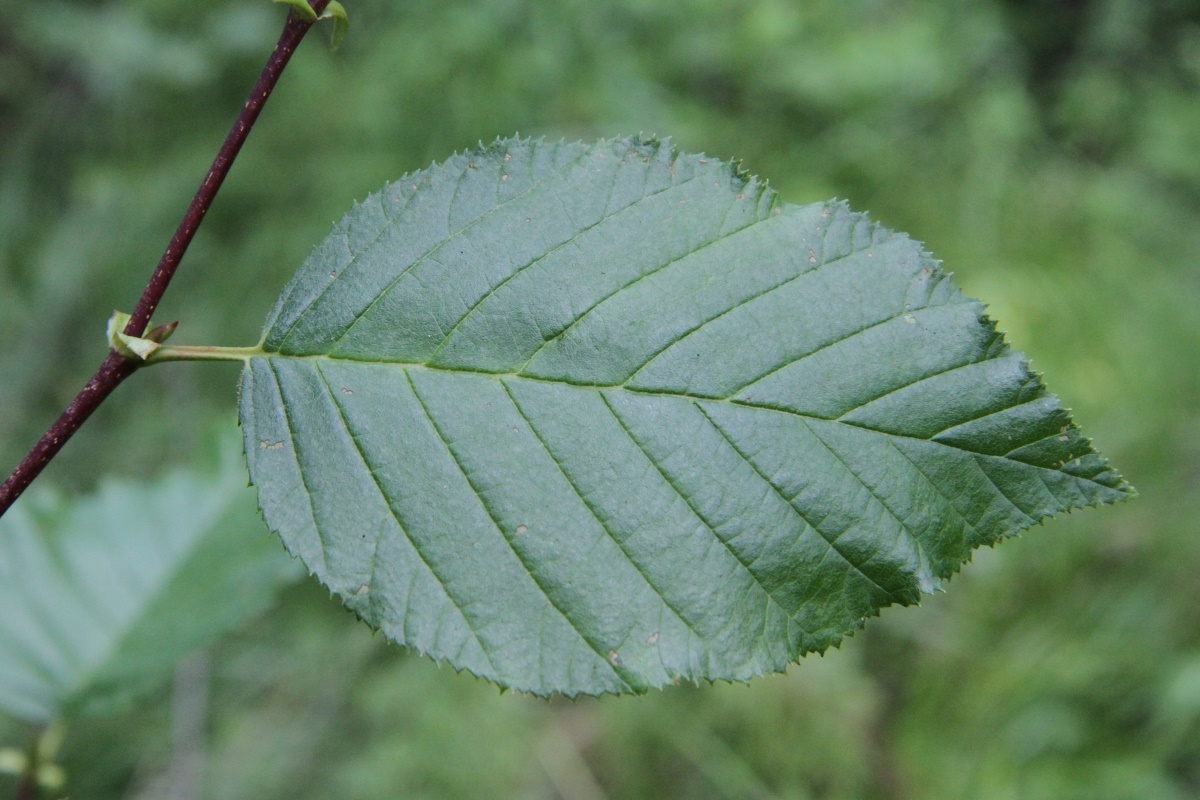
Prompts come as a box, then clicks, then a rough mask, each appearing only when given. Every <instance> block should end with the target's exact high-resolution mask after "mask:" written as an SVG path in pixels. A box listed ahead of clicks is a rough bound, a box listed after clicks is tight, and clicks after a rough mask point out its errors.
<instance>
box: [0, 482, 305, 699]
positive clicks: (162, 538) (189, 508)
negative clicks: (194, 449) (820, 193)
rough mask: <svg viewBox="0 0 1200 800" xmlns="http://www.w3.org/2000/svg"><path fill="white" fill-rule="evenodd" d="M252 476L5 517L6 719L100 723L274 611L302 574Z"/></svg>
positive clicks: (51, 505) (43, 500)
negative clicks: (197, 652)
mask: <svg viewBox="0 0 1200 800" xmlns="http://www.w3.org/2000/svg"><path fill="white" fill-rule="evenodd" d="M265 533H266V532H265V530H264V529H263V527H262V523H261V521H259V519H258V514H257V513H256V511H255V508H254V498H253V492H251V491H250V490H249V489H247V488H245V472H244V470H243V469H242V467H241V465H240V464H238V463H237V461H236V460H234V459H232V458H227V459H225V465H224V467H223V468H222V470H221V472H220V473H219V474H218V475H215V476H211V477H210V476H204V475H198V474H195V473H188V472H174V473H172V474H170V475H168V476H166V477H164V478H163V479H161V480H159V481H156V482H155V483H153V484H136V483H131V482H123V481H110V482H107V483H104V484H102V485H101V487H100V488H99V490H98V491H97V492H96V493H95V494H94V495H90V496H87V497H83V498H80V499H78V500H74V501H67V500H65V499H64V498H62V497H59V496H56V495H52V494H46V493H42V494H37V493H33V494H31V495H27V496H26V497H25V498H23V499H22V500H21V502H20V503H18V504H17V505H16V506H14V507H13V508H12V509H11V510H10V511H9V513H8V514H6V515H5V516H4V518H3V519H2V520H0V609H2V611H0V710H2V711H3V712H5V713H8V714H11V715H13V716H16V717H20V718H22V719H28V720H32V721H37V722H44V721H46V720H48V719H50V718H52V717H54V716H56V715H58V714H64V713H66V714H72V713H103V712H106V711H108V710H110V709H112V708H115V707H117V706H118V705H119V704H121V703H124V702H126V701H127V700H128V699H129V698H130V697H132V696H133V695H135V694H136V693H137V692H139V691H142V690H144V689H147V688H150V687H152V686H153V685H154V684H155V683H156V682H157V681H159V680H160V679H161V678H163V677H164V676H165V675H166V674H167V673H168V672H169V671H170V670H171V668H172V667H173V666H174V664H175V663H176V662H177V661H178V660H179V659H180V658H181V657H183V656H185V655H187V654H188V653H189V652H191V651H192V650H194V649H196V648H199V647H204V646H206V645H207V644H209V643H210V642H212V641H213V640H214V639H216V638H217V637H218V636H220V635H221V634H223V633H225V632H226V631H229V630H231V629H232V628H234V627H236V626H238V625H239V624H241V623H242V622H243V621H245V620H247V619H249V618H250V617H251V616H253V615H255V614H258V613H259V612H261V611H262V610H264V609H265V608H266V607H267V606H268V605H269V604H270V602H271V601H272V600H273V598H274V596H275V593H276V591H277V590H278V589H279V588H280V587H281V586H282V585H283V584H285V583H287V582H290V581H292V580H294V579H295V578H296V577H297V569H296V565H295V563H294V562H291V561H290V560H289V559H288V558H287V555H286V554H285V553H283V552H282V550H280V548H279V545H278V544H277V543H276V542H275V541H274V540H273V539H272V538H271V537H269V536H266V535H264V534H265Z"/></svg>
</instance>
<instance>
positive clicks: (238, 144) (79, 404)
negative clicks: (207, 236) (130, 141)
mask: <svg viewBox="0 0 1200 800" xmlns="http://www.w3.org/2000/svg"><path fill="white" fill-rule="evenodd" d="M309 5H310V6H311V7H312V9H313V11H315V12H316V13H317V14H320V13H321V12H323V11H324V10H325V7H326V6H327V5H329V0H309ZM312 26H313V20H308V19H303V18H302V17H300V16H299V15H298V14H296V12H295V11H291V12H289V13H288V18H287V22H285V23H284V26H283V33H281V34H280V36H279V41H278V42H277V43H276V44H275V49H274V50H273V51H272V52H271V57H270V58H269V59H267V63H266V66H265V67H263V71H262V75H260V76H259V78H258V82H257V83H256V84H255V85H254V89H253V90H252V91H251V92H250V96H249V97H248V98H247V99H246V104H245V105H244V106H242V110H241V113H239V114H238V117H237V120H236V121H235V122H234V123H233V128H232V129H231V130H230V131H229V135H228V136H227V137H225V143H224V144H222V145H221V150H220V152H218V153H217V157H216V159H215V160H214V161H213V164H212V167H210V168H209V170H208V175H207V176H205V178H204V182H203V183H202V184H200V188H199V190H197V192H196V196H195V197H194V198H193V199H192V203H191V205H190V206H188V210H187V213H186V214H184V216H183V219H182V220H181V221H180V223H179V227H178V228H177V229H176V230H175V235H174V236H172V237H171V243H170V244H169V245H167V250H166V252H165V253H163V256H162V260H160V261H159V262H158V267H157V268H156V269H155V270H154V274H153V275H152V276H151V278H150V283H148V284H147V285H146V290H145V291H144V292H142V296H141V299H139V300H138V303H137V306H136V307H135V308H134V310H133V314H132V318H131V319H130V320H129V324H128V325H126V326H125V333H126V334H128V335H130V336H141V335H142V334H143V333H145V331H146V327H147V325H149V323H150V317H151V315H153V314H154V309H156V308H157V307H158V304H159V301H161V300H162V297H163V294H164V293H165V292H166V291H167V286H168V285H169V284H170V283H171V278H173V277H174V276H175V270H176V269H177V268H178V267H179V262H180V260H182V258H183V254H184V253H185V252H187V249H188V245H190V244H191V242H192V237H194V236H195V235H196V230H197V229H198V228H199V227H200V223H201V222H203V221H204V216H205V214H207V213H208V209H209V208H210V207H211V206H212V203H213V199H214V198H215V197H216V196H217V192H218V191H219V190H220V188H221V184H222V183H224V182H225V176H227V175H228V174H229V168H230V167H232V166H233V162H234V159H236V158H237V155H238V153H239V152H240V151H241V149H242V145H243V144H245V142H246V137H247V136H249V135H250V130H251V129H252V128H253V127H254V123H255V121H256V120H257V119H258V115H259V113H260V112H261V111H262V109H263V106H264V105H265V104H266V102H267V99H268V98H269V97H270V96H271V92H272V90H274V88H275V85H276V84H277V83H278V82H279V77H280V75H282V74H283V70H284V68H285V67H286V66H287V64H288V61H290V60H291V58H292V54H293V53H294V52H296V47H297V46H299V44H300V42H301V40H303V39H304V35H305V34H306V33H308V31H309V29H310V28H311V27H312ZM138 366H139V362H136V361H132V360H130V359H127V358H125V357H123V356H120V355H118V354H117V353H115V352H110V353H109V354H108V357H107V358H105V359H104V363H103V364H101V365H100V369H98V370H97V371H96V374H95V375H93V376H92V379H91V380H90V381H88V382H87V385H86V386H84V387H83V390H82V391H81V392H80V393H79V395H78V396H77V397H76V398H75V399H74V400H73V401H71V404H70V405H69V406H67V409H66V410H65V411H64V412H63V413H62V415H61V416H60V417H59V418H58V420H57V421H56V422H55V423H54V424H53V425H52V426H50V430H48V431H46V433H45V435H43V436H42V438H41V440H40V441H38V443H37V444H36V445H34V448H33V449H32V450H30V451H29V455H27V456H25V458H24V459H23V460H22V461H21V463H20V464H19V465H17V468H16V469H15V470H13V473H12V474H11V475H9V476H8V478H7V479H6V480H5V481H4V483H3V484H2V485H0V516H3V515H4V512H5V511H7V510H8V509H9V507H11V506H12V504H13V503H14V502H16V500H17V498H18V497H20V496H21V493H22V492H24V491H25V489H26V488H28V486H29V484H30V483H32V482H33V479H34V478H36V477H37V476H38V475H40V474H41V472H42V470H43V469H45V468H46V465H47V464H49V463H50V461H51V460H52V459H53V458H54V457H55V456H56V455H57V454H58V451H59V450H61V449H62V447H63V445H65V444H66V443H67V440H69V439H70V438H71V437H72V436H73V435H75V432H76V431H77V430H79V427H80V426H81V425H82V424H83V423H84V422H85V421H86V420H87V418H88V417H90V416H91V415H92V412H93V411H95V410H96V409H97V408H98V407H99V406H100V404H101V403H103V402H104V400H105V399H106V398H107V397H108V396H109V395H110V394H112V393H113V391H114V390H115V389H116V388H117V387H118V386H119V385H120V384H121V382H122V381H124V380H125V379H126V378H128V377H129V376H130V375H132V374H133V373H134V372H135V371H137V368H138Z"/></svg>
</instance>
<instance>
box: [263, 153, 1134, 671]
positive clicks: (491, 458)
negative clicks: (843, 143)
mask: <svg viewBox="0 0 1200 800" xmlns="http://www.w3.org/2000/svg"><path fill="white" fill-rule="evenodd" d="M241 398H242V402H241V413H242V424H243V427H244V436H245V444H246V455H247V460H248V462H249V465H250V471H251V476H252V479H253V481H254V483H256V484H257V485H258V487H259V503H260V506H261V507H262V509H263V512H264V514H265V516H266V519H267V522H268V524H269V525H270V527H271V528H272V529H273V530H277V531H279V533H280V534H281V535H282V537H283V539H284V542H285V543H286V545H287V547H288V548H289V549H290V550H291V551H292V552H293V553H295V554H297V555H299V556H300V557H301V558H302V559H303V560H304V562H305V563H306V564H307V565H308V566H309V568H310V569H311V570H312V571H313V572H314V573H315V574H316V576H317V577H318V578H320V580H321V581H323V582H324V583H325V584H326V585H328V586H329V587H330V588H331V589H333V591H335V592H337V593H338V594H339V595H341V596H342V598H343V599H344V601H345V604H346V606H347V607H349V608H350V609H352V610H353V611H355V612H356V613H357V614H358V615H359V616H361V617H362V618H363V619H364V620H365V621H366V622H367V623H369V624H370V625H372V626H374V627H377V628H380V629H382V630H383V631H384V633H385V634H386V635H387V636H388V637H390V638H391V639H393V640H395V641H397V642H399V643H401V644H404V645H407V646H409V647H412V648H415V649H417V650H419V651H420V652H422V653H426V654H428V655H430V656H432V657H433V658H436V659H438V660H446V661H448V662H449V663H450V664H452V665H453V666H454V667H455V668H456V669H466V670H469V671H471V672H472V673H475V674H477V675H482V676H485V677H487V678H488V679H490V680H493V681H496V682H497V683H499V684H501V685H502V686H506V687H512V688H515V689H519V690H522V691H527V692H532V693H534V694H538V695H546V694H550V693H552V692H562V693H564V694H567V695H576V694H581V693H582V694H598V693H605V692H614V693H621V692H630V691H633V692H640V691H643V690H645V689H647V688H648V687H654V686H661V685H664V684H668V683H671V682H673V681H679V680H681V679H686V680H693V681H695V680H700V679H706V680H718V679H724V680H746V679H748V678H750V677H752V676H755V675H758V674H761V673H763V672H766V671H778V670H783V669H784V668H785V667H786V666H787V664H788V663H789V662H791V661H793V660H795V659H796V658H797V657H798V656H800V655H801V654H804V653H807V652H813V651H817V652H820V651H824V650H825V649H826V648H828V647H829V646H830V645H834V644H836V643H838V642H839V640H840V639H841V638H842V637H843V636H845V635H846V634H848V633H851V632H853V631H854V630H856V629H857V628H859V627H861V626H862V624H863V621H864V620H865V619H866V618H867V617H869V616H871V615H874V614H876V613H877V612H878V610H879V609H880V608H882V607H884V606H887V605H890V604H892V603H900V604H904V605H907V604H910V603H915V602H917V600H918V599H919V597H920V595H921V593H922V592H931V591H933V590H935V589H937V588H938V586H939V582H940V580H942V579H944V578H947V577H949V576H950V575H951V574H953V573H954V572H955V571H957V569H958V568H959V566H960V565H961V564H962V563H963V562H964V561H966V560H967V559H969V558H970V553H971V550H972V549H974V548H976V547H979V546H980V545H983V544H992V543H994V542H996V541H998V540H999V539H1002V538H1004V537H1006V536H1010V535H1012V534H1014V533H1016V532H1018V531H1020V530H1022V529H1024V528H1027V527H1029V526H1030V525H1032V524H1033V523H1034V522H1037V521H1038V520H1041V519H1042V518H1044V517H1047V516H1049V515H1051V514H1054V513H1056V512H1058V511H1062V510H1064V509H1070V508H1076V507H1079V506H1084V505H1092V504H1097V503H1110V502H1113V501H1116V500H1119V499H1122V498H1123V497H1125V496H1127V495H1128V494H1130V492H1131V490H1130V489H1129V488H1128V487H1127V485H1126V484H1124V483H1123V481H1122V480H1121V479H1120V477H1119V476H1118V475H1117V474H1116V473H1115V472H1113V471H1112V470H1110V469H1109V468H1108V467H1107V465H1106V464H1105V462H1104V461H1103V460H1102V459H1101V458H1100V457H1099V456H1098V455H1096V454H1095V452H1094V451H1093V450H1092V448H1091V446H1090V444H1089V442H1088V441H1087V440H1086V439H1085V438H1083V436H1082V435H1081V434H1080V433H1079V431H1078V430H1077V429H1076V428H1075V427H1074V426H1073V425H1072V423H1071V422H1070V419H1069V417H1068V415H1067V412H1066V411H1065V410H1063V409H1062V408H1061V407H1060V406H1059V404H1058V402H1057V400H1056V399H1055V398H1054V397H1053V396H1051V395H1049V394H1048V393H1047V392H1046V390H1045V389H1044V388H1043V387H1042V384H1041V382H1040V380H1039V378H1038V376H1037V375H1036V374H1035V373H1033V372H1031V371H1030V369H1029V367H1028V364H1027V363H1026V360H1025V359H1024V357H1023V356H1021V355H1020V354H1019V353H1015V352H1013V351H1012V350H1010V349H1009V348H1008V347H1007V346H1006V345H1005V344H1004V342H1003V340H1002V337H1001V335H1000V334H998V333H996V331H995V329H994V326H993V324H992V323H991V322H990V321H988V319H987V318H986V316H985V315H984V309H983V307H982V306H981V305H980V304H979V303H977V302H975V301H973V300H969V299H966V298H964V297H963V296H962V295H961V294H960V293H959V291H958V290H957V289H955V288H954V287H953V286H952V285H951V283H950V281H949V278H948V276H947V275H946V274H945V273H943V272H942V270H941V269H940V268H939V266H938V264H937V262H935V261H934V260H933V259H931V258H930V257H929V256H928V255H926V254H925V253H923V252H922V251H921V249H920V247H919V246H918V245H917V244H916V243H914V242H912V241H911V240H909V239H908V238H907V237H905V236H903V235H899V234H895V233H892V232H891V231H888V230H886V229H884V228H882V227H879V226H877V225H874V224H872V223H871V222H870V221H869V220H868V219H867V218H866V217H865V216H864V215H862V214H856V213H853V212H851V211H850V210H849V209H847V208H846V206H844V205H842V204H840V203H818V204H815V205H810V206H803V207H801V206H792V205H787V204H783V203H780V202H779V201H778V200H777V199H776V197H775V195H774V193H773V192H772V191H770V190H769V189H768V188H767V187H766V186H765V185H764V184H762V183H760V182H759V181H757V180H756V179H754V178H750V177H746V176H744V175H741V174H739V173H738V172H736V171H735V169H734V168H732V167H731V166H729V165H728V164H723V163H720V162H718V161H717V160H715V159H710V158H704V157H701V156H694V155H684V154H679V153H677V152H675V151H673V150H672V149H671V148H670V147H669V145H667V144H666V143H663V142H657V141H637V140H633V141H631V140H618V141H602V142H599V143H596V144H594V145H591V146H585V145H582V144H546V143H543V142H529V141H520V140H509V141H497V142H496V143H495V144H493V145H491V146H490V147H487V148H483V149H481V150H479V151H477V152H474V153H467V154H463V155H458V156H455V157H453V158H451V159H450V160H449V161H448V162H446V163H445V164H442V165H435V166H433V167H432V168H430V169H429V170H426V171H424V172H421V173H417V174H415V175H412V176H410V177H408V178H405V179H403V180H401V181H399V182H398V183H396V184H393V185H390V186H388V187H386V188H385V189H384V190H383V191H382V192H381V193H379V194H377V195H373V196H372V197H370V198H369V199H368V200H367V201H366V202H365V203H364V204H363V205H361V206H358V207H356V208H355V209H354V210H353V211H351V212H350V214H348V215H347V216H346V218H345V219H343V220H342V222H341V223H340V224H339V225H338V226H337V227H336V228H335V229H334V231H333V233H332V234H331V235H330V236H329V238H328V239H326V240H325V242H324V243H323V244H322V245H321V246H320V247H318V248H317V249H316V250H315V251H314V253H313V254H312V255H311V256H310V257H309V259H308V260H307V261H306V262H305V264H304V265H303V266H302V267H301V269H300V271H299V272H298V274H297V275H296V276H295V278H294V279H293V280H292V281H291V283H290V284H289V285H288V287H287V288H286V289H285V290H284V292H283V294H282V295H281V297H280V299H279V302H278V303H277V305H276V307H275V310H274V312H273V313H272V314H271V316H270V318H269V319H268V321H267V325H266V330H265V334H264V341H263V343H262V346H261V352H260V353H259V354H258V355H255V356H254V357H252V358H250V359H249V360H248V363H247V367H246V370H245V372H244V375H243V383H242V390H241Z"/></svg>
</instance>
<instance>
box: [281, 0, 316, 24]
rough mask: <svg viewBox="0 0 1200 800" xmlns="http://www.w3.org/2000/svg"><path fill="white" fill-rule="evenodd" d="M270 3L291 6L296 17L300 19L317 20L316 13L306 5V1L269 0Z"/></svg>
mask: <svg viewBox="0 0 1200 800" xmlns="http://www.w3.org/2000/svg"><path fill="white" fill-rule="evenodd" d="M271 2H273V3H283V4H284V5H288V6H291V7H292V10H293V11H295V13H296V16H298V17H300V18H301V19H307V20H315V19H316V18H317V12H315V11H313V10H312V6H310V5H309V4H308V0H271Z"/></svg>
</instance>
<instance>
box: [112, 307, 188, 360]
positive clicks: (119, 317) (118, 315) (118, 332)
mask: <svg viewBox="0 0 1200 800" xmlns="http://www.w3.org/2000/svg"><path fill="white" fill-rule="evenodd" d="M129 320H130V316H129V315H128V314H126V313H124V312H122V311H114V312H113V315H112V316H111V317H109V318H108V327H107V329H106V335H107V336H108V346H109V347H111V348H112V349H113V350H116V351H117V352H118V353H120V354H121V355H123V356H125V357H126V358H132V359H134V360H135V361H145V360H146V359H148V358H149V357H150V356H152V355H154V351H155V350H158V349H159V348H160V347H161V346H162V341H161V340H155V339H153V338H151V337H146V338H144V339H143V338H139V337H137V336H130V335H129V334H127V333H125V326H126V325H128V324H129ZM154 332H155V333H158V332H159V331H158V329H157V328H156V329H155V331H154ZM164 332H165V329H164ZM173 332H174V329H173V328H172V329H171V331H170V332H165V335H166V336H169V335H170V333H173ZM164 338H165V337H164Z"/></svg>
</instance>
